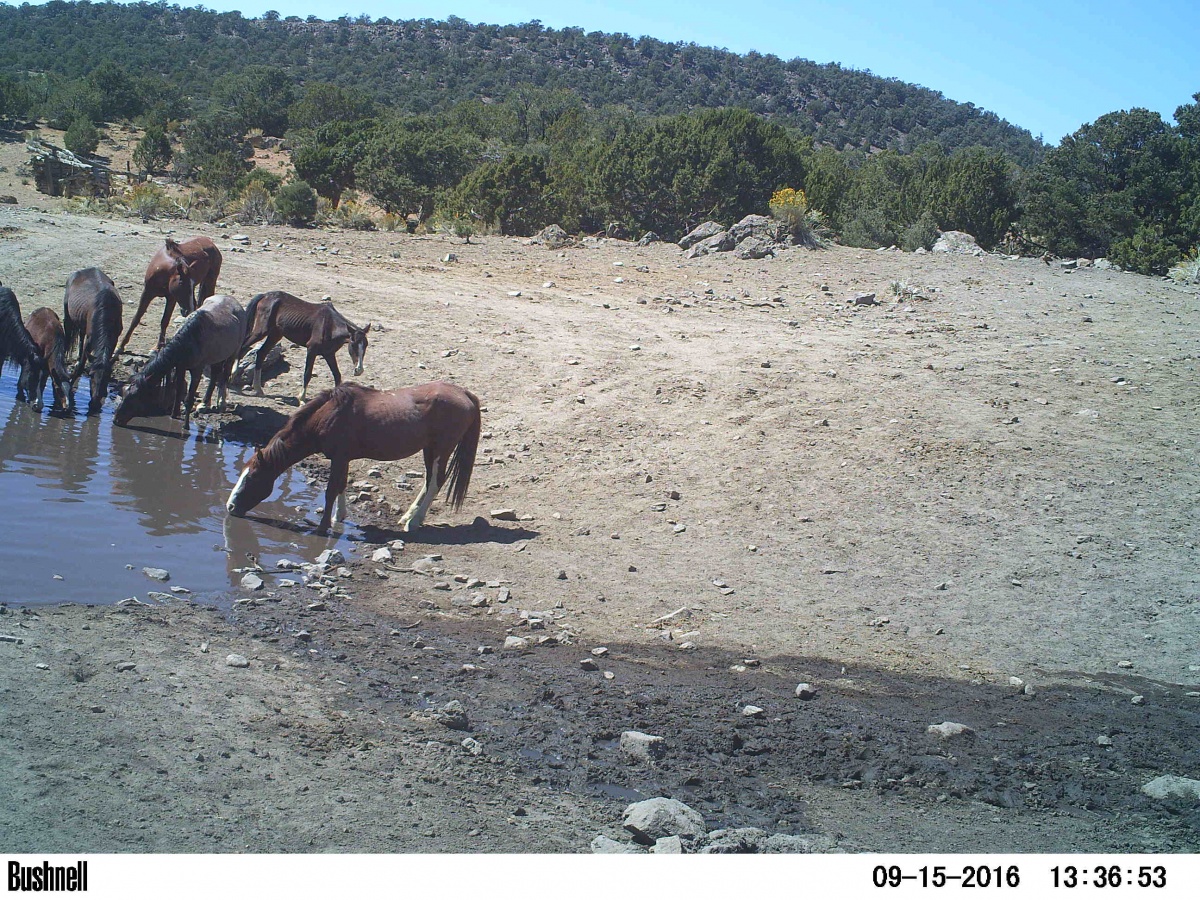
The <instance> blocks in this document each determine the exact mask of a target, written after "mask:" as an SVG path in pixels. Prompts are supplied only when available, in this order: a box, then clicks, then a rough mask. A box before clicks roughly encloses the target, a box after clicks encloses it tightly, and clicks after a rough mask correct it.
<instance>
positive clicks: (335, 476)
mask: <svg viewBox="0 0 1200 900" xmlns="http://www.w3.org/2000/svg"><path fill="white" fill-rule="evenodd" d="M349 479H350V460H349V459H348V458H347V459H331V460H329V484H328V485H327V486H326V488H325V511H324V512H323V513H321V524H320V525H318V526H317V531H319V532H321V533H322V534H324V533H326V532H328V531H329V525H330V522H331V521H332V522H342V521H343V520H345V518H346V482H347V481H348V480H349ZM335 507H336V514H335V512H334V510H335Z"/></svg>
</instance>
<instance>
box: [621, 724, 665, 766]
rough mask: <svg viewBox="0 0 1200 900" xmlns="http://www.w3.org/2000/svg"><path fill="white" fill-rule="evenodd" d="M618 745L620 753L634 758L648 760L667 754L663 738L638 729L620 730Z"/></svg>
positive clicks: (660, 757)
mask: <svg viewBox="0 0 1200 900" xmlns="http://www.w3.org/2000/svg"><path fill="white" fill-rule="evenodd" d="M620 747H621V752H622V753H624V754H625V755H626V756H630V757H632V758H634V759H641V760H646V761H650V760H655V759H662V758H663V757H664V756H666V755H667V742H666V740H665V739H663V738H661V737H659V736H658V735H655V734H644V733H643V732H640V731H622V732H621V743H620Z"/></svg>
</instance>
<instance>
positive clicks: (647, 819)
mask: <svg viewBox="0 0 1200 900" xmlns="http://www.w3.org/2000/svg"><path fill="white" fill-rule="evenodd" d="M621 824H622V825H623V826H624V827H625V830H626V831H628V832H629V833H630V834H632V835H633V839H634V840H635V841H637V842H638V843H639V844H644V845H645V846H647V847H649V846H653V844H654V843H655V841H657V840H658V839H659V838H664V837H671V836H672V835H676V836H678V837H681V838H695V837H699V836H700V835H703V834H704V833H705V831H704V817H703V816H701V815H700V813H698V812H696V811H695V810H694V809H692V808H691V807H690V806H688V805H687V804H686V803H681V802H679V801H678V800H672V799H670V798H668V797H654V798H652V799H650V800H641V801H639V802H638V803H631V804H630V805H629V806H627V807H626V808H625V817H624V819H623V820H622V822H621Z"/></svg>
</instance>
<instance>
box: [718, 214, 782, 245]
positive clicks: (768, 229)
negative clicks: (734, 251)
mask: <svg viewBox="0 0 1200 900" xmlns="http://www.w3.org/2000/svg"><path fill="white" fill-rule="evenodd" d="M783 230H784V229H783V226H782V225H781V224H780V223H779V222H776V221H775V220H774V219H772V218H770V217H768V216H758V215H753V214H751V215H749V216H746V217H745V218H744V219H742V221H740V222H738V223H737V224H736V225H734V226H733V227H732V228H730V229H729V233H730V234H732V235H733V240H734V243H737V244H740V243H741V242H742V241H744V240H745V239H746V238H748V237H756V238H762V239H763V240H766V241H771V242H775V241H781V240H783V233H782V232H783Z"/></svg>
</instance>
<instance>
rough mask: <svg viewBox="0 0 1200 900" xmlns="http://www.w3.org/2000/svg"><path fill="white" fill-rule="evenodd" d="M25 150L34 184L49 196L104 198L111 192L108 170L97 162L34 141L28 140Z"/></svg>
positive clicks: (51, 145) (37, 140) (39, 141)
mask: <svg viewBox="0 0 1200 900" xmlns="http://www.w3.org/2000/svg"><path fill="white" fill-rule="evenodd" d="M25 149H26V150H28V151H29V153H30V157H31V158H30V161H29V167H30V169H31V170H32V172H33V177H34V183H35V184H36V185H37V189H38V190H39V191H41V192H42V193H43V194H49V195H50V196H51V197H80V196H82V197H107V196H108V195H109V194H111V193H112V181H111V179H110V177H109V172H108V169H107V168H106V167H105V166H103V165H100V164H99V163H93V162H88V161H86V160H84V159H80V158H79V157H78V156H76V155H75V154H74V153H72V152H71V151H69V150H63V149H61V148H59V147H55V146H54V145H53V144H48V143H46V142H45V141H42V140H39V139H37V138H29V139H28V140H27V141H26V142H25Z"/></svg>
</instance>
